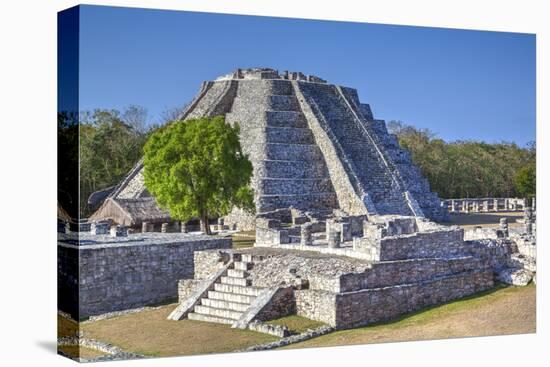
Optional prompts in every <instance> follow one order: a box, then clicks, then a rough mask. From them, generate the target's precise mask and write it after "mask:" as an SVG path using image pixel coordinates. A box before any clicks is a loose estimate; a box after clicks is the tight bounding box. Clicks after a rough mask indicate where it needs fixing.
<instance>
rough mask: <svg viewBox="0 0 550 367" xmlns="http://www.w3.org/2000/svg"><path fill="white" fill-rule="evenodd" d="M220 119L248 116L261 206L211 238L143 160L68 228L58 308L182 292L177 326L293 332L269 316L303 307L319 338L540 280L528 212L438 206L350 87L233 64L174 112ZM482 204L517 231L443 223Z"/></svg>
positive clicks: (246, 141) (81, 314)
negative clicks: (251, 239) (153, 182)
mask: <svg viewBox="0 0 550 367" xmlns="http://www.w3.org/2000/svg"><path fill="white" fill-rule="evenodd" d="M215 115H224V116H225V118H226V121H228V122H229V123H232V124H234V123H239V124H240V126H241V137H240V139H241V144H242V146H243V149H244V151H245V153H246V154H248V156H249V158H250V160H251V161H252V164H253V167H254V176H253V180H252V186H253V188H254V192H255V198H254V199H255V205H256V209H257V210H256V214H255V215H251V214H247V213H245V212H243V211H240V210H238V209H235V210H233V212H232V213H231V214H229V215H228V216H226V217H225V218H219V219H218V222H217V224H216V225H215V228H214V230H216V231H218V236H204V235H202V234H196V233H183V232H188V231H189V227H188V226H187V225H186V224H185V223H181V225H180V223H177V222H174V221H172V220H171V219H170V217H169V215H168V213H166V212H165V211H163V210H161V209H160V208H159V207H158V206H157V205H156V203H155V200H154V198H152V197H151V196H150V195H149V194H148V192H147V190H146V188H145V186H144V183H143V173H142V170H143V164H142V162H139V163H138V164H137V165H136V166H135V167H134V169H132V171H131V172H130V173H129V174H128V175H127V177H126V178H125V179H124V180H123V181H122V182H121V183H120V184H119V185H118V186H116V187H115V188H113V189H110V190H108V191H109V192H108V193H107V192H105V191H104V192H101V193H99V192H98V193H96V194H94V195H93V197H107V199H106V200H105V201H104V202H103V204H102V205H101V207H100V208H99V209H98V211H97V212H96V213H95V214H94V215H93V216H92V217H91V222H92V223H91V225H90V226H89V228H86V230H89V231H90V234H80V237H77V240H75V239H74V238H75V237H74V236H71V235H70V233H69V234H63V235H60V241H59V246H58V249H59V250H58V264H59V274H60V276H59V293H60V294H63V293H66V294H72V295H74V299H66V301H62V302H61V303H60V308H61V309H62V310H63V311H66V312H69V313H71V314H72V315H73V316H74V315H76V316H74V317H77V318H85V317H89V316H93V315H99V314H102V313H108V312H113V311H120V310H125V309H131V308H137V307H143V306H146V305H151V304H155V303H159V302H167V301H170V300H174V299H175V298H176V297H178V298H179V302H178V305H177V306H176V307H175V308H174V310H173V311H172V313H171V314H170V316H169V319H171V320H181V319H184V318H188V319H192V320H199V321H206V322H216V323H223V324H228V325H232V327H236V328H248V329H251V330H256V331H261V332H265V333H270V334H273V335H277V336H279V337H285V338H286V337H289V330H288V329H286V328H284V327H281V326H277V325H271V324H269V321H270V320H272V319H274V318H278V317H281V316H285V315H289V314H298V315H302V316H305V317H308V318H310V319H313V320H318V321H321V322H324V323H325V324H327V325H328V326H326V327H324V328H323V329H320V330H317V331H311V332H310V333H309V334H308V335H310V336H311V335H320V334H321V333H325V332H330V331H332V330H333V329H334V328H336V329H337V328H351V327H357V326H363V325H368V324H372V323H377V322H381V321H387V320H391V319H394V318H396V317H398V316H399V315H401V314H404V313H407V312H412V311H415V310H419V309H422V308H424V307H426V306H430V305H435V304H439V303H443V302H447V301H450V300H453V299H457V298H461V297H465V296H468V295H471V294H474V293H476V292H480V291H483V290H487V289H490V288H491V287H493V286H494V283H495V281H496V280H499V281H502V282H505V283H509V284H515V285H526V284H527V283H529V282H530V281H531V279H533V280H535V272H536V220H535V216H536V213H535V212H534V211H533V210H532V208H530V207H528V206H527V203H526V202H525V201H521V202H520V201H518V200H519V199H511V198H510V199H497V198H493V199H476V200H472V199H456V200H451V201H450V202H446V203H444V205H442V203H441V202H440V200H439V199H438V197H437V196H436V195H435V194H434V193H432V192H431V191H430V188H429V185H428V182H427V181H426V179H425V178H423V177H422V176H421V174H420V171H419V170H418V168H417V167H415V166H414V165H413V164H412V162H411V158H410V156H409V154H408V153H407V152H406V151H404V150H402V149H400V148H399V145H398V143H397V140H396V137H395V136H393V135H391V134H388V132H387V131H386V127H385V124H384V122H383V121H381V120H376V119H374V118H373V116H372V113H371V110H370V107H369V106H368V105H367V104H363V103H361V102H360V101H359V98H358V96H357V91H356V90H355V89H352V88H347V87H340V86H336V85H332V84H328V83H326V82H325V81H324V80H322V79H320V78H318V77H315V76H305V75H303V74H302V73H299V72H284V73H278V72H277V71H275V70H272V69H246V70H241V69H239V70H237V71H235V72H234V73H232V74H228V75H225V76H222V77H220V78H218V79H217V80H215V81H211V82H205V83H203V85H202V87H201V90H200V92H199V94H198V95H197V96H196V97H195V99H194V100H193V101H192V102H191V103H190V104H189V106H188V107H187V109H186V110H185V112H184V113H183V114H182V115H181V119H190V118H194V117H202V116H215ZM480 203H481V205H483V208H486V210H487V211H489V210H491V211H499V210H501V209H502V210H504V209H506V208H510V209H513V210H518V209H519V208H521V209H523V210H524V211H525V217H524V219H523V224H524V226H523V227H521V228H518V227H516V226H514V228H509V227H508V222H507V220H506V218H503V220H501V222H500V227H499V228H497V229H482V228H474V229H473V230H469V231H466V233H465V231H464V230H463V229H461V228H459V227H456V226H444V225H441V224H438V223H436V222H435V221H440V220H443V219H445V218H446V216H447V207H449V206H450V210H452V211H459V210H461V208H462V210H465V211H469V210H470V207H472V210H474V211H477V210H478V209H479V205H480ZM459 204H460V208H459ZM127 227H131V228H130V229H127ZM58 228H59V229H60V231H61V232H63V231H65V228H66V227H65V226H64V225H61V226H59V227H58ZM235 230H255V244H254V247H253V248H247V249H240V250H235V249H231V246H232V243H231V239H230V238H229V237H223V236H228V235H230V234H231V233H234V231H235ZM136 232H141V233H136ZM149 232H163V233H149ZM166 232H179V233H166ZM64 235H66V238H65V237H63V236H64ZM65 298H67V297H65ZM63 302H65V303H63ZM310 336H307V335H303V336H299V337H298V336H297V337H294V339H295V340H301V338H305V337H310ZM213 337H215V336H213ZM289 338H292V336H290V337H289ZM294 339H292V340H294ZM284 340H290V339H284ZM285 343H286V341H285Z"/></svg>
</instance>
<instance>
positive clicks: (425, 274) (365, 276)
mask: <svg viewBox="0 0 550 367" xmlns="http://www.w3.org/2000/svg"><path fill="white" fill-rule="evenodd" d="M371 266H372V267H371V268H370V269H366V270H365V272H361V273H357V272H353V273H348V274H342V275H340V276H337V277H331V278H323V277H321V276H313V277H310V278H309V287H310V289H316V290H324V291H329V292H335V293H342V292H353V291H357V290H362V289H372V288H380V287H387V286H392V285H397V284H407V283H415V282H423V281H427V280H430V279H433V278H436V277H442V276H447V275H453V274H458V273H461V272H463V271H471V270H475V269H482V268H484V267H487V266H486V265H485V264H484V263H483V261H482V260H480V259H477V258H474V257H471V256H465V257H457V258H451V259H441V258H439V259H438V258H432V259H410V260H401V261H388V262H380V263H374V264H372V265H371Z"/></svg>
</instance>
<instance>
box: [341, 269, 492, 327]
mask: <svg viewBox="0 0 550 367" xmlns="http://www.w3.org/2000/svg"><path fill="white" fill-rule="evenodd" d="M491 287H493V272H492V270H491V269H487V270H474V271H469V272H464V273H460V274H457V275H452V276H447V277H441V278H435V279H433V280H431V281H427V282H422V283H414V284H405V285H398V286H393V287H385V288H376V289H366V290H361V291H357V292H348V293H342V294H337V295H336V302H335V303H336V305H335V312H334V314H335V315H336V320H335V321H334V323H332V324H331V325H334V326H336V327H338V328H348V327H358V326H362V325H368V324H372V323H378V322H382V321H388V320H391V319H395V318H396V317H398V316H399V315H402V314H404V313H409V312H412V311H416V310H419V309H422V308H424V307H427V306H431V305H436V304H440V303H444V302H448V301H451V300H453V299H458V298H462V297H466V296H468V295H471V294H474V293H476V292H481V291H484V290H487V289H490V288H491Z"/></svg>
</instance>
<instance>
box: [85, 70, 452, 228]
mask: <svg viewBox="0 0 550 367" xmlns="http://www.w3.org/2000/svg"><path fill="white" fill-rule="evenodd" d="M216 115H223V116H225V119H226V121H227V122H229V123H231V124H234V123H238V124H239V125H240V126H241V137H240V140H241V145H242V147H243V150H244V152H245V153H246V154H247V155H248V156H249V159H250V160H251V161H252V164H253V167H254V176H253V180H252V186H253V188H254V192H255V204H256V212H257V213H264V212H270V211H273V210H276V209H282V208H288V207H291V206H292V207H294V208H296V209H300V210H303V211H311V210H316V211H328V212H330V211H332V210H333V209H342V210H344V211H346V212H347V213H348V214H353V215H385V214H398V215H412V216H420V217H426V218H430V219H432V220H442V219H445V217H446V213H447V211H446V210H445V209H444V208H442V206H441V203H440V201H439V199H438V197H437V195H436V194H434V193H433V192H431V191H430V188H429V184H428V182H427V180H426V179H425V178H424V177H422V175H421V173H420V171H419V169H418V168H417V167H416V166H414V165H413V164H412V161H411V157H410V155H409V153H408V152H406V151H404V150H402V149H401V148H400V147H399V144H398V142H397V139H396V137H395V136H394V135H392V134H388V132H387V130H386V126H385V123H384V121H382V120H377V119H375V118H374V117H373V115H372V112H371V109H370V107H369V105H368V104H364V103H361V102H360V101H359V98H358V95H357V91H356V90H355V89H352V88H348V87H340V86H337V85H333V84H328V83H326V81H324V80H322V79H320V78H318V77H315V76H305V75H304V74H302V73H299V72H290V73H289V72H284V73H281V74H279V73H278V72H277V71H275V70H272V69H246V70H241V69H239V70H237V71H235V72H234V73H232V74H228V75H225V76H222V77H220V78H218V79H216V80H215V81H210V82H205V83H203V84H202V86H201V89H200V92H199V94H198V95H197V96H196V97H195V98H194V99H193V101H192V102H191V103H190V104H189V105H188V107H187V109H186V110H185V112H184V113H183V114H182V115H181V116H180V118H181V119H190V118H196V117H203V116H216ZM142 169H143V164H142V162H139V163H138V164H137V165H136V167H135V168H134V169H133V170H132V171H131V172H130V173H129V174H128V176H127V177H126V178H125V179H124V180H123V181H122V182H121V183H120V184H119V185H118V186H117V187H116V188H114V190H112V192H111V193H110V195H109V196H108V198H107V200H105V202H104V203H103V205H102V206H101V208H100V209H99V210H98V211H97V212H96V213H95V214H94V215H93V216H92V217H91V219H92V220H99V219H106V218H113V217H118V218H123V219H122V220H120V222H121V223H119V224H124V225H127V226H139V225H141V222H142V221H147V222H151V223H155V222H157V223H160V222H167V221H168V220H169V216H168V213H166V212H164V211H163V210H161V209H160V208H158V207H157V206H156V204H155V202H154V199H153V198H151V197H150V195H149V194H148V192H147V190H146V188H145V186H144V183H143V173H142ZM115 212H117V213H118V215H115ZM225 223H226V224H228V225H232V224H236V225H237V227H238V228H239V229H244V230H246V229H253V223H254V219H253V217H251V216H250V215H246V213H242V212H240V211H239V210H235V211H234V212H233V213H232V214H231V215H229V216H228V217H227V218H226V220H225Z"/></svg>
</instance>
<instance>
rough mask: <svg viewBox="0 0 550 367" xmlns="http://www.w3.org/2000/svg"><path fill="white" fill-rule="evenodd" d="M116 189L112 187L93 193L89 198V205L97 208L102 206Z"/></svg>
mask: <svg viewBox="0 0 550 367" xmlns="http://www.w3.org/2000/svg"><path fill="white" fill-rule="evenodd" d="M115 188H116V186H111V187H107V188H106V189H103V190H98V191H95V192H93V193H92V194H91V195H90V196H89V197H88V204H90V205H92V206H97V205H99V204H101V203H102V202H104V201H105V199H107V198H108V197H109V196H110V195H111V193H112V192H113V191H114V190H115Z"/></svg>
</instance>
